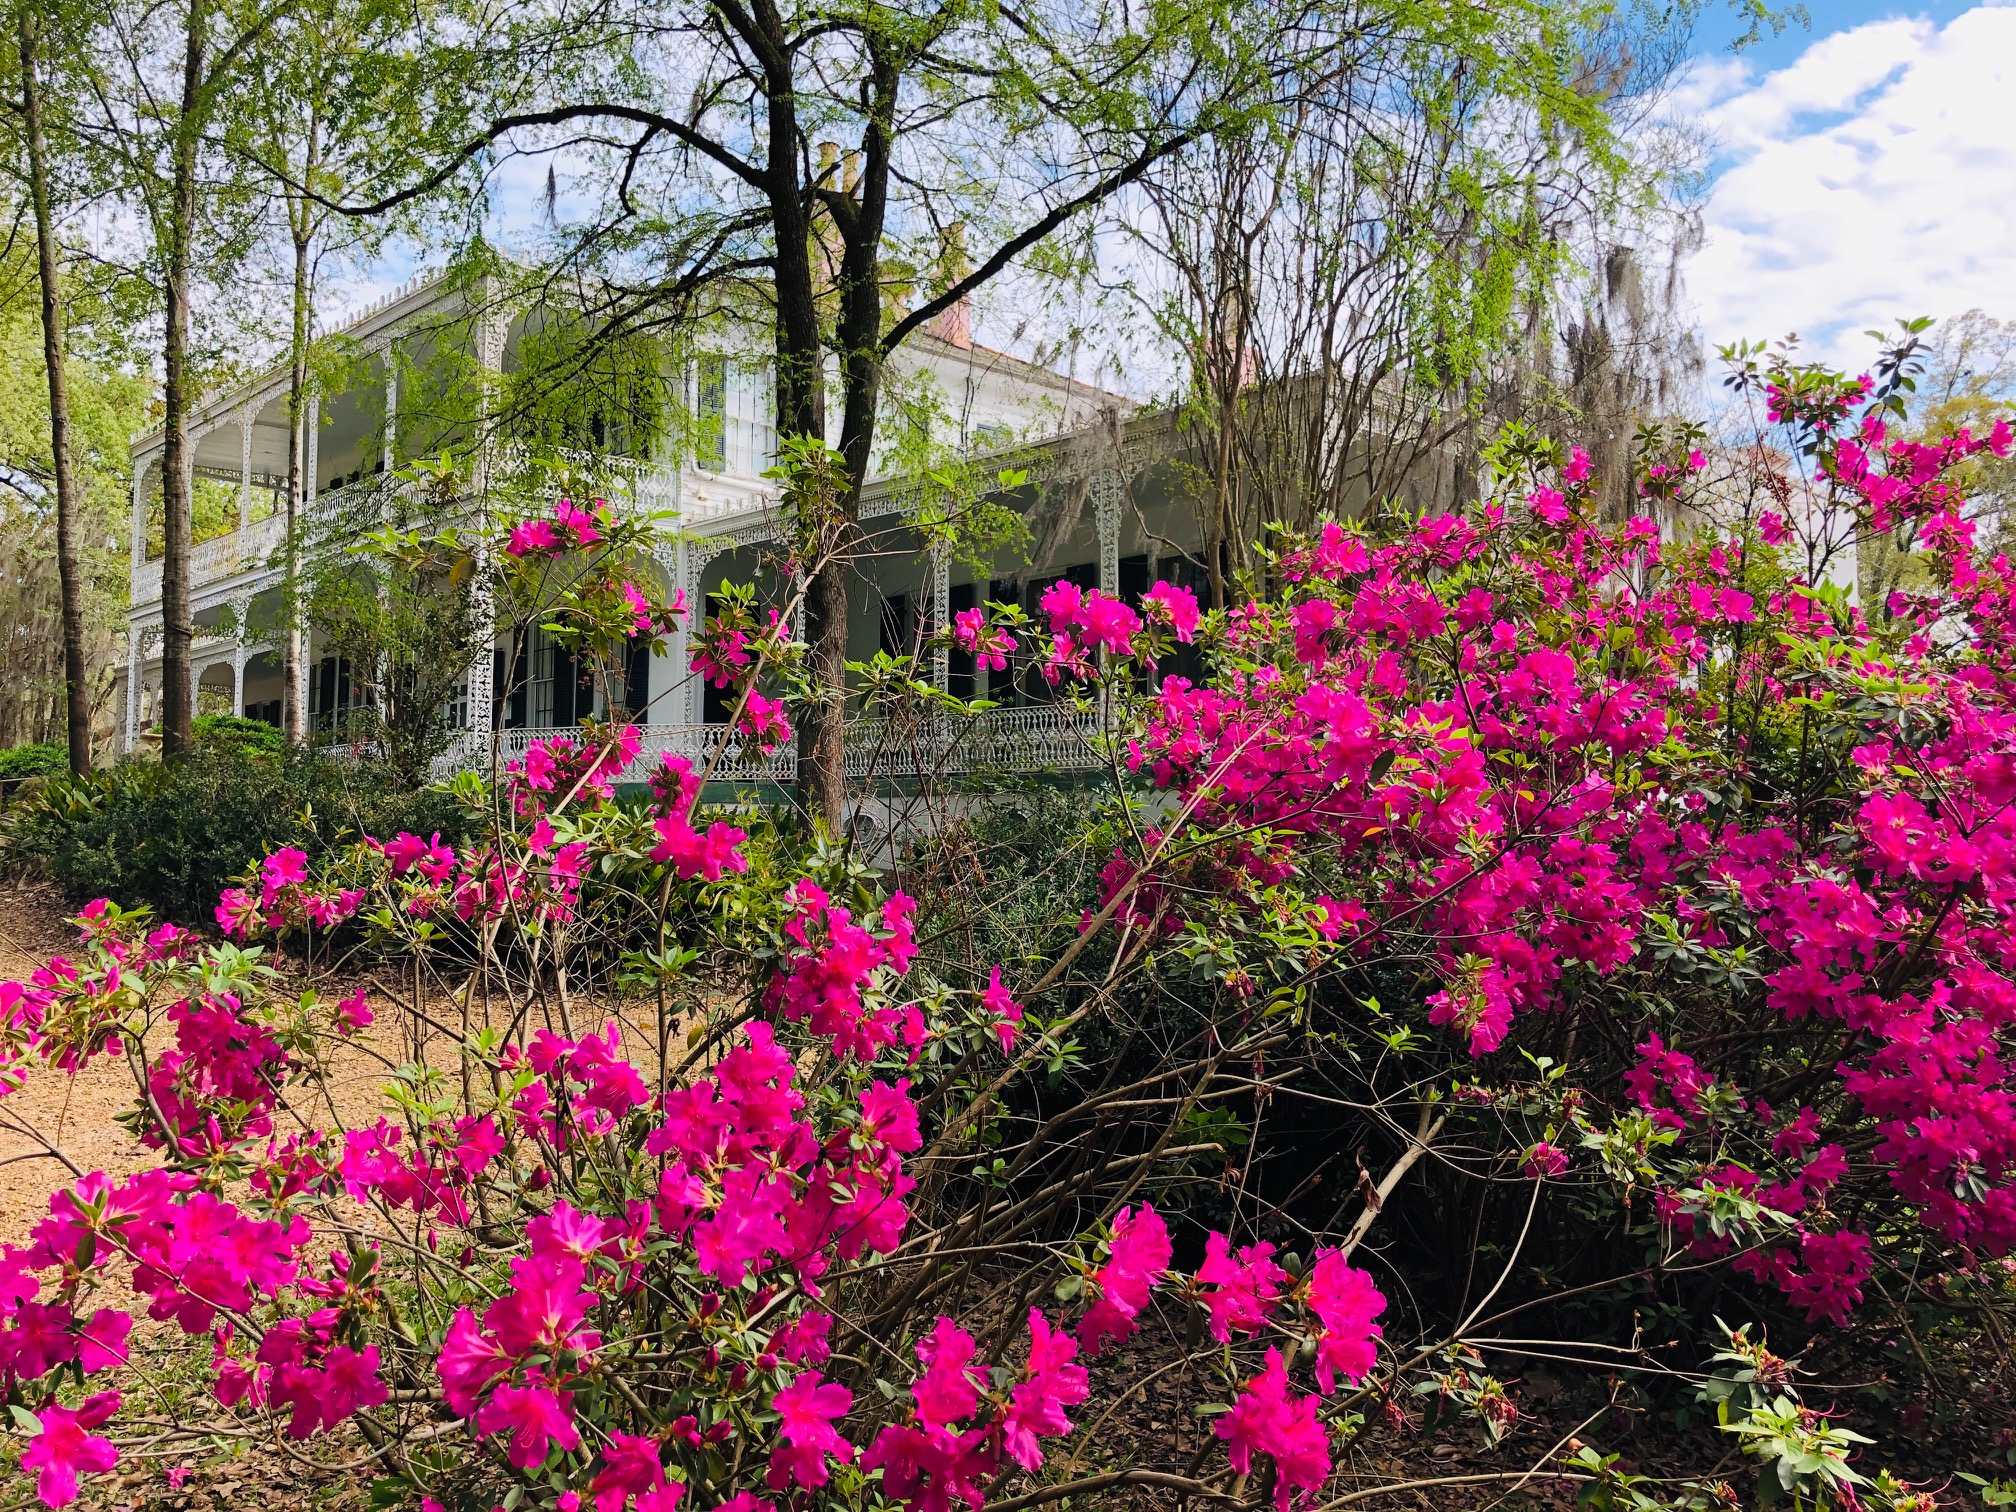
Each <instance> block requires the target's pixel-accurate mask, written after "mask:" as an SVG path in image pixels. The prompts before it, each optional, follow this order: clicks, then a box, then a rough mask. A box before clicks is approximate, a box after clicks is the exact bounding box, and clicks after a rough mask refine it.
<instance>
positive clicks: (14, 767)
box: [0, 741, 70, 782]
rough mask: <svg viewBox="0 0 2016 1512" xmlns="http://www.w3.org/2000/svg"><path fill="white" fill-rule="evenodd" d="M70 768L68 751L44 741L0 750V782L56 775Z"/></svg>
mask: <svg viewBox="0 0 2016 1512" xmlns="http://www.w3.org/2000/svg"><path fill="white" fill-rule="evenodd" d="M69 770H70V753H69V751H68V750H66V749H65V748H64V747H62V746H60V745H50V744H48V743H47V742H46V741H45V742H44V743H42V744H40V745H18V746H14V747H13V748H12V749H10V750H5V751H0V782H14V781H16V780H18V779H20V778H23V777H56V776H60V775H61V774H62V773H64V772H67V771H69Z"/></svg>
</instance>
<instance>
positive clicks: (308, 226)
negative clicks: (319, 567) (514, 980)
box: [280, 123, 315, 745]
mask: <svg viewBox="0 0 2016 1512" xmlns="http://www.w3.org/2000/svg"><path fill="white" fill-rule="evenodd" d="M314 131H315V128H314V125H313V124H312V123H311V124H310V126H309V147H308V153H307V157H306V161H307V162H309V163H313V162H314V160H315V144H314ZM287 211H288V230H289V231H290V232H291V233H292V235H293V238H294V312H293V313H294V322H293V329H292V331H291V333H290V343H289V347H288V369H287V546H286V560H287V585H286V588H285V590H284V595H283V599H282V602H283V603H284V604H285V606H286V615H287V647H286V652H285V661H286V666H285V668H284V679H285V691H284V692H283V693H282V695H281V699H282V702H281V712H280V728H281V732H282V734H283V735H284V737H285V738H286V740H287V743H288V744H289V745H297V744H299V743H300V742H301V741H303V740H305V739H307V737H308V701H307V696H306V695H307V691H308V684H307V676H306V666H305V661H306V657H307V647H306V645H305V642H304V637H303V636H302V633H301V583H300V569H301V561H300V532H301V530H302V528H303V526H304V524H305V520H304V518H303V515H304V512H305V507H306V504H307V499H308V491H307V478H306V477H305V476H304V473H303V469H304V467H305V464H306V460H307V459H306V455H305V453H306V452H307V440H308V438H307V435H306V433H305V427H306V424H307V406H308V338H309V335H310V334H311V326H310V319H311V315H312V311H311V309H310V306H309V289H308V273H309V262H308V244H309V240H310V238H311V237H312V235H313V232H314V226H313V221H312V219H311V216H312V213H313V207H312V206H311V205H310V204H309V202H308V199H307V196H305V195H296V194H294V193H292V192H291V191H290V192H289V194H288V206H287Z"/></svg>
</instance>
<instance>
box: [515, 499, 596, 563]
mask: <svg viewBox="0 0 2016 1512" xmlns="http://www.w3.org/2000/svg"><path fill="white" fill-rule="evenodd" d="M608 528H609V507H608V505H606V504H604V503H603V502H602V501H601V500H600V499H597V500H596V501H595V503H594V505H593V507H591V508H588V509H583V508H581V506H580V505H578V504H576V503H575V502H574V501H573V500H572V499H562V500H560V502H559V503H557V504H556V505H554V506H553V512H552V514H551V515H549V516H547V517H545V518H543V519H531V520H521V521H519V522H518V523H517V524H516V525H513V526H512V527H511V530H510V533H509V535H508V537H507V539H506V541H505V546H504V549H505V551H506V552H508V553H509V554H510V555H512V556H514V557H520V558H523V557H551V556H558V555H560V554H561V553H562V552H566V551H580V550H584V549H586V548H587V547H590V546H593V545H594V544H595V543H596V542H598V541H600V540H601V539H602V538H603V532H604V531H606V530H607V529H608Z"/></svg>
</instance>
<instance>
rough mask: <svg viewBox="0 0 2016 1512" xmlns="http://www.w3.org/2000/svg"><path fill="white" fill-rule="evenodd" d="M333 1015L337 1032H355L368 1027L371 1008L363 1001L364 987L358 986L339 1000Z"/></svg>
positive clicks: (369, 1025)
mask: <svg viewBox="0 0 2016 1512" xmlns="http://www.w3.org/2000/svg"><path fill="white" fill-rule="evenodd" d="M334 1017H335V1021H336V1032H337V1033H338V1034H356V1033H357V1032H358V1031H359V1030H363V1029H369V1028H370V1027H371V1009H370V1006H369V1005H368V1004H367V1003H366V1002H365V998H364V989H363V988H362V987H359V988H358V989H357V990H356V991H355V992H353V993H351V994H350V996H348V997H346V998H344V999H343V1000H342V1001H341V1002H339V1003H338V1004H337V1005H336V1012H335V1015H334Z"/></svg>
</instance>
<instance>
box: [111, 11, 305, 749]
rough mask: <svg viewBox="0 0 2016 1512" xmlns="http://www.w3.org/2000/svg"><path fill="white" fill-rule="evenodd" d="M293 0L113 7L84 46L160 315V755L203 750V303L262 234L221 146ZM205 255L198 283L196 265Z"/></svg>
mask: <svg viewBox="0 0 2016 1512" xmlns="http://www.w3.org/2000/svg"><path fill="white" fill-rule="evenodd" d="M294 4H295V0H180V3H178V4H169V5H154V4H144V3H139V0H135V3H132V4H115V5H112V6H110V7H109V8H108V9H107V11H106V12H105V13H103V14H102V15H100V16H98V17H97V18H96V24H95V25H94V26H93V27H92V30H91V35H90V39H89V56H90V60H91V65H92V70H93V79H92V86H93V92H94V94H95V96H96V98H97V101H98V103H99V110H98V112H97V114H96V115H95V117H94V118H93V119H92V120H91V121H89V122H88V123H87V126H86V130H87V131H88V134H89V137H90V140H91V141H92V143H93V144H94V146H95V147H96V149H97V151H98V152H99V154H100V155H101V158H102V161H103V162H104V163H105V164H106V166H107V168H108V170H109V171H111V172H112V173H114V174H116V176H117V178H118V180H119V182H120V184H121V185H122V187H123V189H124V192H125V194H126V196H127V198H128V199H129V200H130V202H131V204H132V205H133V207H134V208H135V209H136V210H137V211H138V212H139V219H140V221H141V222H142V224H143V225H144V234H145V246H144V248H143V249H142V255H143V258H144V261H145V264H146V267H147V270H148V273H149V276H150V277H151V280H152V282H153V285H154V289H155V293H156V298H157V308H158V310H159V312H160V318H161V348H160V351H161V406H162V425H163V433H164V441H163V446H162V466H161V471H162V477H161V491H162V513H163V529H162V540H163V553H162V567H161V619H162V703H161V711H162V713H161V749H162V754H163V755H165V756H175V755H178V754H180V753H182V752H184V751H186V750H187V749H188V748H189V747H190V745H191V744H192V743H193V741H194V730H193V722H194V717H195V693H196V690H195V687H194V683H193V679H192V677H191V662H190V651H191V643H192V642H193V640H194V638H195V619H194V614H193V611H192V604H191V596H190V574H189V565H190V561H189V554H190V547H191V541H192V518H191V516H192V501H191V488H192V482H193V472H192V463H193V458H192V455H191V441H190V434H189V422H190V416H191V412H192V410H193V408H194V406H195V403H196V402H197V400H198V399H199V398H200V393H201V373H200V367H199V365H198V364H197V362H196V361H195V360H194V359H195V358H196V356H197V354H196V352H195V351H194V348H193V344H192V343H193V336H194V330H195V320H196V315H197V312H196V300H197V298H198V296H199V293H200V292H201V290H202V288H203V286H204V284H205V283H206V282H218V281H221V279H222V277H223V275H224V274H225V273H226V272H227V271H228V270H229V269H230V268H231V267H233V266H234V265H236V264H237V262H238V261H239V260H240V259H241V258H242V256H243V254H244V251H245V248H246V246H247V245H248V244H249V242H250V240H251V239H252V236H253V234H254V231H255V228H256V220H257V217H256V207H251V208H249V209H248V203H247V197H246V192H245V191H246V182H245V178H244V176H243V175H242V174H238V173H234V171H233V165H232V162H231V160H230V158H229V157H228V155H226V154H224V153H223V152H222V151H221V150H220V143H219V138H220V136H221V135H222V134H223V128H224V126H225V123H226V119H227V117H228V115H229V113H230V112H231V111H232V110H234V109H237V108H240V107H241V106H242V105H243V104H244V103H245V102H246V100H247V99H249V98H251V86H252V82H253V80H252V73H253V65H254V63H255V60H256V58H257V53H256V45H257V43H258V42H259V40H260V38H261V37H263V36H264V35H265V34H266V33H267V32H268V30H269V29H270V28H272V27H273V26H274V24H275V23H276V22H277V21H278V20H279V19H280V18H281V17H282V16H284V15H285V14H286V13H287V12H288V11H289V10H290V9H291V8H292V6H293V5H294ZM199 252H200V253H201V255H202V260H203V266H202V276H201V277H200V278H199V276H198V256H199Z"/></svg>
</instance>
